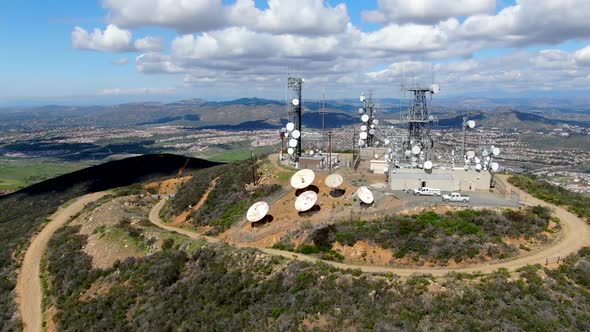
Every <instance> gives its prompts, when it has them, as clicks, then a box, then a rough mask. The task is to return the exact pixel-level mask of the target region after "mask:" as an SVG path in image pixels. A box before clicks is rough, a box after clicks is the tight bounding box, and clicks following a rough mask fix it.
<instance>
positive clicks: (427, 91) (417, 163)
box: [402, 82, 440, 169]
mask: <svg viewBox="0 0 590 332" xmlns="http://www.w3.org/2000/svg"><path fill="white" fill-rule="evenodd" d="M402 90H403V91H407V92H410V93H411V94H412V100H411V102H410V106H409V107H408V112H407V113H406V114H405V115H404V116H403V117H402V120H403V122H404V123H405V125H406V127H407V129H408V132H407V135H406V137H405V139H404V140H403V142H402V151H403V156H404V157H405V159H406V160H407V161H408V162H410V163H411V165H412V167H418V168H424V169H432V167H433V160H434V140H433V138H432V135H431V134H430V130H431V128H432V127H433V126H434V123H435V122H436V120H437V119H436V117H435V116H434V115H432V114H430V110H429V109H428V108H429V103H428V98H427V95H429V96H430V97H432V95H434V94H437V93H439V92H440V87H439V85H438V84H432V85H431V86H429V87H423V86H405V85H404V83H403V82H402Z"/></svg>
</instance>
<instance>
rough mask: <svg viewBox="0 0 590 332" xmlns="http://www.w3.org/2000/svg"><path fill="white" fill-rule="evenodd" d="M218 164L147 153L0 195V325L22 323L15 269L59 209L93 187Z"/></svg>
mask: <svg viewBox="0 0 590 332" xmlns="http://www.w3.org/2000/svg"><path fill="white" fill-rule="evenodd" d="M214 165H217V164H216V163H211V162H208V161H205V160H199V159H188V162H187V158H186V157H182V156H174V155H166V154H161V155H144V156H140V157H134V158H129V159H125V160H119V161H113V162H109V163H105V164H101V165H98V166H94V167H89V168H85V169H82V170H79V171H76V172H74V173H69V174H66V175H62V176H59V177H56V178H53V179H50V180H46V181H44V182H40V183H37V184H35V185H32V186H30V187H27V188H25V189H23V190H21V191H18V192H16V193H13V194H10V195H6V196H2V197H0V326H2V330H3V331H4V330H6V331H11V330H19V329H20V328H21V326H20V321H19V319H18V317H16V316H15V312H16V310H17V307H16V303H15V301H14V288H15V286H16V269H17V268H18V266H19V261H20V259H21V257H22V255H23V254H24V252H25V250H26V248H27V246H28V244H29V242H30V238H31V237H32V236H33V234H35V233H36V232H37V231H38V230H39V228H40V227H42V225H43V224H44V223H45V222H46V221H47V218H48V217H49V216H51V214H53V213H54V212H55V211H56V210H57V208H58V207H59V206H61V205H63V204H66V203H67V202H68V201H69V200H71V199H74V198H76V197H79V196H82V195H84V194H87V193H90V192H97V191H102V190H107V189H111V188H115V187H121V186H127V185H130V184H133V183H137V182H141V181H147V180H150V179H154V178H161V177H163V176H170V175H176V174H177V173H178V170H179V169H180V168H182V167H183V166H186V167H187V171H191V170H194V169H198V168H204V167H211V166H214Z"/></svg>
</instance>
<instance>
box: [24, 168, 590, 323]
mask: <svg viewBox="0 0 590 332" xmlns="http://www.w3.org/2000/svg"><path fill="white" fill-rule="evenodd" d="M503 180H504V181H505V180H506V179H505V178H503ZM505 182H506V181H505ZM512 190H513V191H514V192H517V193H519V194H520V197H521V201H522V202H523V203H524V204H528V205H542V206H546V207H549V208H551V209H552V210H553V211H554V214H555V215H556V216H557V217H558V218H559V219H561V227H562V231H561V232H560V234H559V236H558V238H557V239H556V241H555V242H553V243H552V244H551V245H549V246H546V247H544V248H541V249H539V250H537V251H533V252H529V253H527V254H525V255H522V256H519V257H516V258H513V259H510V260H505V261H501V262H495V263H489V264H481V265H475V266H471V267H466V268H455V269H449V268H397V267H388V266H370V265H357V264H345V263H338V262H333V261H325V260H321V259H318V258H315V257H311V256H307V255H303V254H299V253H293V252H289V251H282V250H277V249H270V248H259V247H250V246H248V245H244V244H233V245H235V246H236V247H239V248H255V249H257V250H260V251H262V252H264V253H266V254H268V255H273V256H282V257H285V258H288V259H296V260H301V261H307V262H312V263H314V262H319V261H322V262H324V263H326V264H329V265H332V266H334V267H337V268H340V269H359V270H361V271H363V272H370V273H393V274H397V275H399V276H402V277H407V276H412V275H416V274H432V275H434V276H444V275H446V274H447V273H449V272H451V271H454V272H462V273H473V272H481V273H491V272H493V271H496V270H497V269H499V268H506V269H508V270H509V271H514V270H516V269H518V268H520V267H523V266H526V265H529V264H544V263H545V259H546V258H554V257H557V256H560V257H565V256H567V255H569V254H572V253H575V252H577V251H579V250H580V249H581V248H583V247H585V246H590V225H588V224H586V223H585V222H584V221H583V220H581V219H580V218H578V217H577V216H575V215H574V214H572V213H570V212H569V211H567V210H566V209H564V208H562V207H558V206H555V205H553V204H549V203H546V202H544V201H541V200H539V199H536V198H534V197H532V196H530V195H529V194H527V193H525V192H523V191H521V190H519V189H517V188H514V187H512ZM105 194H106V193H105V192H100V193H94V194H89V195H85V196H82V197H80V198H78V199H77V200H75V201H74V202H73V203H72V204H70V205H68V206H65V207H62V208H59V210H58V211H57V212H55V213H54V214H53V216H52V217H51V218H50V219H51V221H50V222H49V223H48V224H47V225H46V226H45V227H44V228H43V230H42V231H41V232H40V233H39V234H38V235H37V236H36V237H35V238H34V239H33V240H32V242H31V245H30V246H29V248H28V249H27V252H26V254H25V257H24V260H23V264H22V268H21V270H20V273H19V275H18V280H17V286H16V294H17V300H18V303H19V305H20V311H21V317H22V320H23V324H24V331H35V332H37V331H41V326H42V321H43V313H42V309H41V300H42V289H41V280H40V277H39V272H40V270H39V263H40V261H41V258H42V257H43V254H44V252H45V249H46V248H47V244H48V242H49V239H50V238H51V236H52V235H53V234H54V233H55V231H56V230H57V229H59V228H60V227H61V226H63V225H64V224H65V223H66V222H67V221H68V220H69V219H70V218H71V217H72V216H73V215H74V214H76V213H78V212H80V211H82V209H83V208H84V206H85V205H86V204H88V203H91V202H93V201H95V200H97V199H99V198H101V197H102V196H104V195H105ZM164 203H165V200H162V201H160V202H158V204H156V205H155V206H154V207H153V208H152V210H151V211H150V214H149V219H150V221H151V222H152V223H153V224H155V225H156V226H158V227H160V228H162V229H165V230H168V231H171V232H176V233H179V234H182V235H185V236H187V237H190V238H193V239H205V240H207V241H208V242H212V243H219V242H221V241H220V240H219V239H217V238H214V237H208V236H203V235H201V234H199V233H196V232H193V231H190V230H187V229H182V228H177V227H173V226H170V225H167V224H165V223H164V222H163V221H162V220H161V219H160V210H161V209H162V206H163V205H164Z"/></svg>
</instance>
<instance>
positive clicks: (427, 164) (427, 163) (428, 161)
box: [424, 160, 432, 169]
mask: <svg viewBox="0 0 590 332" xmlns="http://www.w3.org/2000/svg"><path fill="white" fill-rule="evenodd" d="M424 169H432V161H430V160H426V161H425V162H424Z"/></svg>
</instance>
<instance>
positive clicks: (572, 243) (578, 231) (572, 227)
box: [150, 188, 590, 277]
mask: <svg viewBox="0 0 590 332" xmlns="http://www.w3.org/2000/svg"><path fill="white" fill-rule="evenodd" d="M512 190H513V191H514V192H518V193H519V194H520V197H521V200H522V201H523V202H524V203H525V204H530V205H542V206H547V207H549V208H551V209H552V210H553V211H554V214H555V215H556V216H557V217H558V218H559V219H560V220H561V227H562V231H561V233H560V234H559V236H558V238H557V239H556V240H555V241H554V242H553V243H551V244H550V245H548V246H545V247H543V248H541V249H539V250H536V251H531V252H529V253H527V254H524V255H521V256H518V257H515V258H513V259H509V260H504V261H500V262H494V263H485V264H479V265H473V266H470V267H465V268H453V269H451V268H442V267H441V268H397V267H388V266H373V265H357V264H346V263H338V262H333V261H325V260H320V259H318V258H315V257H312V256H307V255H303V254H300V253H293V252H289V251H283V250H277V249H270V248H259V247H252V248H256V249H258V250H260V251H262V252H264V253H266V254H269V255H274V256H282V257H285V258H289V259H298V260H302V261H307V262H318V261H322V262H324V263H326V264H329V265H332V266H334V267H337V268H340V269H360V270H361V271H363V272H371V273H393V274H397V275H399V276H402V277H407V276H412V275H417V274H432V275H434V276H444V275H446V274H447V273H449V272H461V273H473V272H481V273H491V272H494V271H496V270H497V269H499V268H506V269H508V270H509V271H514V270H516V269H518V268H520V267H523V266H526V265H529V264H545V260H546V259H547V258H556V257H558V256H560V257H562V258H563V257H565V256H567V255H569V254H572V253H575V252H577V251H579V250H580V249H581V248H583V247H585V246H590V225H588V224H586V223H585V222H584V221H583V220H582V219H580V218H578V217H577V216H576V215H574V214H572V213H570V212H569V211H567V210H566V209H564V208H561V207H558V206H555V205H553V204H549V203H546V202H544V201H541V200H538V199H536V198H534V197H532V196H530V195H528V194H527V193H525V192H523V191H521V190H520V189H518V188H513V189H512ZM164 202H165V201H161V202H159V203H158V204H156V205H155V206H154V208H153V209H152V210H151V212H150V221H151V222H152V223H154V224H155V225H156V226H158V227H161V228H163V229H166V230H168V231H172V232H176V233H179V234H182V235H185V236H188V237H190V238H193V239H205V240H207V241H209V242H214V243H218V242H221V241H220V240H219V239H217V238H213V237H207V236H202V235H200V234H198V233H196V232H193V231H190V230H186V229H181V228H176V227H172V226H169V225H166V224H164V223H163V222H162V220H161V219H160V217H159V213H160V209H161V208H162V205H163V204H164ZM233 245H235V246H236V247H239V248H250V246H248V245H244V244H233Z"/></svg>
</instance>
